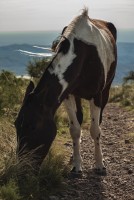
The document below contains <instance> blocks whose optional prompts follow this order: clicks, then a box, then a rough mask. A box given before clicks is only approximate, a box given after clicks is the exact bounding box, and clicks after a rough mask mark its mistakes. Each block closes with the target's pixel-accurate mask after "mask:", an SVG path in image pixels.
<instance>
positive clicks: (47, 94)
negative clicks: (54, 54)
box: [34, 69, 62, 112]
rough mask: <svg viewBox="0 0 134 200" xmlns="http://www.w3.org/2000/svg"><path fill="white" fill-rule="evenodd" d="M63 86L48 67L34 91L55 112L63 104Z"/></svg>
mask: <svg viewBox="0 0 134 200" xmlns="http://www.w3.org/2000/svg"><path fill="white" fill-rule="evenodd" d="M61 92H62V87H61V85H60V84H59V81H58V79H57V77H56V76H55V75H52V74H50V72H49V71H48V69H46V71H45V73H44V74H43V76H42V77H41V79H40V81H39V83H38V84H37V86H36V88H35V90H34V93H35V94H36V95H37V96H39V98H41V101H42V103H43V104H44V105H45V106H46V107H47V108H50V109H52V110H53V112H55V111H56V110H57V108H58V107H59V105H60V104H61V100H60V94H61Z"/></svg>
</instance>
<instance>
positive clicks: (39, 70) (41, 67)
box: [27, 58, 50, 79]
mask: <svg viewBox="0 0 134 200" xmlns="http://www.w3.org/2000/svg"><path fill="white" fill-rule="evenodd" d="M49 63H50V59H47V58H43V59H34V60H33V61H30V62H29V63H28V65H27V71H28V74H29V75H30V76H31V77H32V78H35V79H39V78H40V77H41V76H42V74H43V73H44V71H45V70H46V68H47V66H48V65H49Z"/></svg>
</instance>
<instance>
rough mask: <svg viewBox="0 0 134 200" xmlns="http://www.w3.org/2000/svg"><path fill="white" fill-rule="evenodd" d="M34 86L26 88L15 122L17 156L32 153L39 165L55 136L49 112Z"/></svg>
mask: <svg viewBox="0 0 134 200" xmlns="http://www.w3.org/2000/svg"><path fill="white" fill-rule="evenodd" d="M33 89H34V84H33V83H32V82H30V84H29V86H28V87H27V90H26V94H25V97H24V101H23V105H22V107H21V109H20V112H19V114H18V117H17V119H16V121H15V126H16V131H17V141H18V155H19V157H21V155H23V154H25V153H27V152H30V151H32V150H33V151H34V154H33V155H34V156H35V158H36V161H37V164H39V165H40V164H41V163H42V161H43V159H44V157H45V156H46V154H47V152H48V150H49V148H50V146H51V143H52V141H53V140H54V138H55V135H56V126H55V123H54V121H53V117H52V113H51V110H50V109H48V108H46V107H45V106H44V104H43V103H42V98H43V97H40V96H37V95H36V94H35V93H34V91H33Z"/></svg>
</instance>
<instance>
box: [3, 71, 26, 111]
mask: <svg viewBox="0 0 134 200" xmlns="http://www.w3.org/2000/svg"><path fill="white" fill-rule="evenodd" d="M26 83H27V81H26V80H24V79H20V78H19V79H18V78H17V77H16V76H15V75H14V74H13V73H12V72H8V71H4V70H3V71H1V72H0V114H3V113H6V114H9V113H11V112H13V111H14V110H15V108H17V106H18V105H20V104H21V101H22V99H23V93H24V86H26Z"/></svg>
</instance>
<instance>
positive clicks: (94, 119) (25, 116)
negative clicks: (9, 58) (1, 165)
mask: <svg viewBox="0 0 134 200" xmlns="http://www.w3.org/2000/svg"><path fill="white" fill-rule="evenodd" d="M116 62H117V51H116V28H115V27H114V25H113V24H112V23H109V22H105V21H101V20H95V19H90V18H89V17H88V11H87V9H84V10H83V12H82V13H81V14H80V15H78V16H77V17H75V18H74V19H73V20H72V21H71V23H70V24H69V25H68V26H67V27H66V28H65V29H64V31H63V34H62V36H61V39H60V41H59V43H58V45H57V47H56V55H55V56H54V58H53V60H52V62H51V63H50V64H49V66H48V68H47V69H46V71H45V72H44V74H43V76H42V77H41V79H40V81H39V83H38V84H37V86H36V87H35V88H34V84H33V83H32V82H30V84H29V86H28V88H27V91H26V94H25V98H24V101H23V105H22V107H21V110H20V112H19V114H18V117H17V119H16V122H15V125H16V129H17V138H18V146H19V149H18V150H19V155H21V154H22V153H24V152H25V151H31V150H33V149H36V150H35V157H36V158H35V159H36V161H37V165H38V166H40V165H41V163H42V161H43V159H44V158H45V156H46V155H47V153H48V151H49V148H50V146H51V144H52V142H53V140H54V138H55V136H56V125H55V121H54V115H55V112H56V110H57V109H58V107H59V106H60V104H61V103H62V101H63V100H64V102H65V106H66V109H67V113H68V115H69V119H70V134H71V136H72V140H73V170H72V171H73V172H76V173H79V172H81V171H82V159H81V155H80V136H81V124H82V120H83V114H82V106H81V98H84V99H87V100H89V102H90V112H91V127H90V133H91V136H92V138H93V140H94V144H95V163H96V169H97V171H98V172H99V173H103V172H104V171H105V166H104V163H103V156H102V151H101V145H100V135H101V128H100V123H101V121H102V112H103V109H104V107H105V105H106V103H107V101H108V96H109V89H110V86H111V83H112V80H113V78H114V75H115V68H116Z"/></svg>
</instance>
